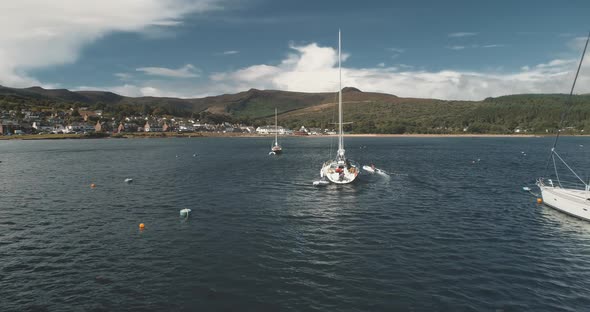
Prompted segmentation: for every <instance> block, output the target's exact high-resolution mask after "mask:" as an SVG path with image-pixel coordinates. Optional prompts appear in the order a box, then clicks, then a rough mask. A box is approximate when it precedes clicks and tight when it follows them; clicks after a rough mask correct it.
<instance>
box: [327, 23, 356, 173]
mask: <svg viewBox="0 0 590 312" xmlns="http://www.w3.org/2000/svg"><path fill="white" fill-rule="evenodd" d="M341 50H342V44H341V35H340V31H338V73H339V74H338V75H339V84H338V89H339V90H338V151H337V152H336V158H335V159H332V160H328V161H326V162H325V163H324V164H323V165H322V169H321V170H320V176H321V177H322V178H326V179H328V181H330V182H332V183H335V184H347V183H351V182H353V181H354V180H355V179H356V178H357V176H358V174H359V165H358V164H357V163H356V162H354V161H353V160H351V159H347V158H346V155H345V150H344V135H343V130H342V125H343V122H342V65H341V56H342V51H341Z"/></svg>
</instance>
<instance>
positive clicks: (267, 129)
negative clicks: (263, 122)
mask: <svg viewBox="0 0 590 312" xmlns="http://www.w3.org/2000/svg"><path fill="white" fill-rule="evenodd" d="M275 132H278V133H279V134H281V135H283V134H285V128H283V127H281V126H278V127H276V130H275V126H263V127H258V128H256V133H258V134H275Z"/></svg>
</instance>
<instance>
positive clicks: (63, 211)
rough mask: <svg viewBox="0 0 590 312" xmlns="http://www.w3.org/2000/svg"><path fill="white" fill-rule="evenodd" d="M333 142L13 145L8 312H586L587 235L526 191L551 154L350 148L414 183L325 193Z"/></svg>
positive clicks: (512, 149)
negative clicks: (273, 148)
mask: <svg viewBox="0 0 590 312" xmlns="http://www.w3.org/2000/svg"><path fill="white" fill-rule="evenodd" d="M587 140H589V139H588V138H564V139H563V141H562V143H561V144H562V145H561V146H562V149H564V150H563V151H562V155H563V154H566V153H568V151H569V150H567V146H568V143H569V145H571V146H573V147H574V148H579V144H583V145H585V146H590V142H586V141H587ZM329 141H330V139H328V138H284V140H281V144H282V145H283V147H284V151H285V152H284V154H283V155H281V156H279V157H270V156H269V155H268V140H267V139H266V138H260V139H259V138H198V139H149V140H147V139H146V140H141V139H137V140H114V139H111V140H76V141H40V142H26V141H22V142H18V141H11V142H0V160H1V161H2V163H0V174H1V176H2V177H3V178H2V179H0V192H1V194H2V200H1V201H0V259H2V261H0V298H2V300H0V310H1V311H11V310H17V311H20V310H41V311H42V310H49V311H67V310H100V311H110V310H136V309H137V310H143V311H169V310H176V311H195V310H204V311H211V310H251V311H263V310H267V311H268V310H270V311H276V310H287V311H289V310H293V311H303V310H304V311H309V310H312V311H313V310H316V311H326V310H335V311H391V310H414V311H463V310H477V311H482V310H483V311H486V310H489V311H495V310H504V311H513V310H515V311H522V310H526V311H556V310H560V311H581V310H584V309H585V308H586V307H588V306H590V300H589V299H588V297H587V289H590V270H588V269H587V268H588V267H590V266H589V264H590V263H589V261H590V260H588V259H590V257H589V253H588V250H590V248H589V247H590V226H589V225H588V224H587V223H585V222H583V221H579V220H576V219H573V218H570V217H568V216H565V215H562V214H561V213H559V212H556V211H554V210H551V209H549V208H546V207H543V206H537V205H536V204H535V203H534V200H532V199H531V197H530V196H528V195H527V194H524V193H523V192H522V186H523V185H526V184H527V183H529V182H530V181H531V180H534V178H535V177H537V176H539V175H540V174H541V173H540V171H541V170H542V169H543V168H544V165H545V161H546V155H547V153H546V152H547V147H548V146H549V145H550V144H551V138H547V139H540V138H514V139H512V138H350V139H348V138H347V155H348V156H350V157H351V158H353V159H355V160H359V161H360V163H361V165H364V164H369V163H375V164H376V165H377V167H379V168H383V169H385V170H386V171H388V172H393V173H403V174H394V175H391V176H390V177H389V178H387V177H383V176H379V175H367V174H363V175H362V176H360V177H359V178H358V180H357V181H356V183H354V184H346V185H328V186H327V187H323V188H318V187H314V186H313V185H312V181H314V180H315V179H317V178H318V176H319V170H320V168H321V165H322V163H323V162H324V161H325V160H326V155H328V153H329V146H330V142H329ZM522 151H525V152H526V154H527V156H526V157H524V156H522V155H523V153H521V152H522ZM569 152H570V153H569V156H570V157H571V161H572V162H574V163H576V164H577V165H579V164H583V163H584V159H583V158H582V157H583V155H582V154H578V153H573V152H572V151H569ZM194 154H196V156H194V157H193V155H194ZM177 155H178V157H176V156H177ZM474 159H480V161H477V162H473V160H474ZM577 168H580V167H577ZM586 169H590V168H586ZM580 170H581V171H583V170H584V168H583V167H582V168H580ZM127 177H131V178H133V180H134V181H133V183H130V184H129V183H125V182H124V179H125V178H127ZM91 183H94V184H95V185H96V187H95V188H91V187H90V184H91ZM183 208H189V209H191V210H192V212H191V215H190V217H189V218H188V219H183V218H179V210H180V209H183ZM139 223H144V224H145V229H144V230H143V231H140V230H139V229H138V225H139Z"/></svg>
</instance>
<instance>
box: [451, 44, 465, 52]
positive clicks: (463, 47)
mask: <svg viewBox="0 0 590 312" xmlns="http://www.w3.org/2000/svg"><path fill="white" fill-rule="evenodd" d="M447 49H451V50H456V51H458V50H463V49H465V46H458V45H456V46H448V47H447Z"/></svg>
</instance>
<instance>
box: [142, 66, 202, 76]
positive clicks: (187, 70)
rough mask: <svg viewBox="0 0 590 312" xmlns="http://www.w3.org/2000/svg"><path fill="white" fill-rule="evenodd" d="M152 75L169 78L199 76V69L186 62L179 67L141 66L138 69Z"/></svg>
mask: <svg viewBox="0 0 590 312" xmlns="http://www.w3.org/2000/svg"><path fill="white" fill-rule="evenodd" d="M136 70H137V71H139V72H143V73H145V74H147V75H151V76H162V77H169V78H195V77H199V70H198V69H197V68H195V67H194V66H193V65H192V64H186V65H184V66H182V67H180V68H178V69H172V68H166V67H140V68H137V69H136Z"/></svg>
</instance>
